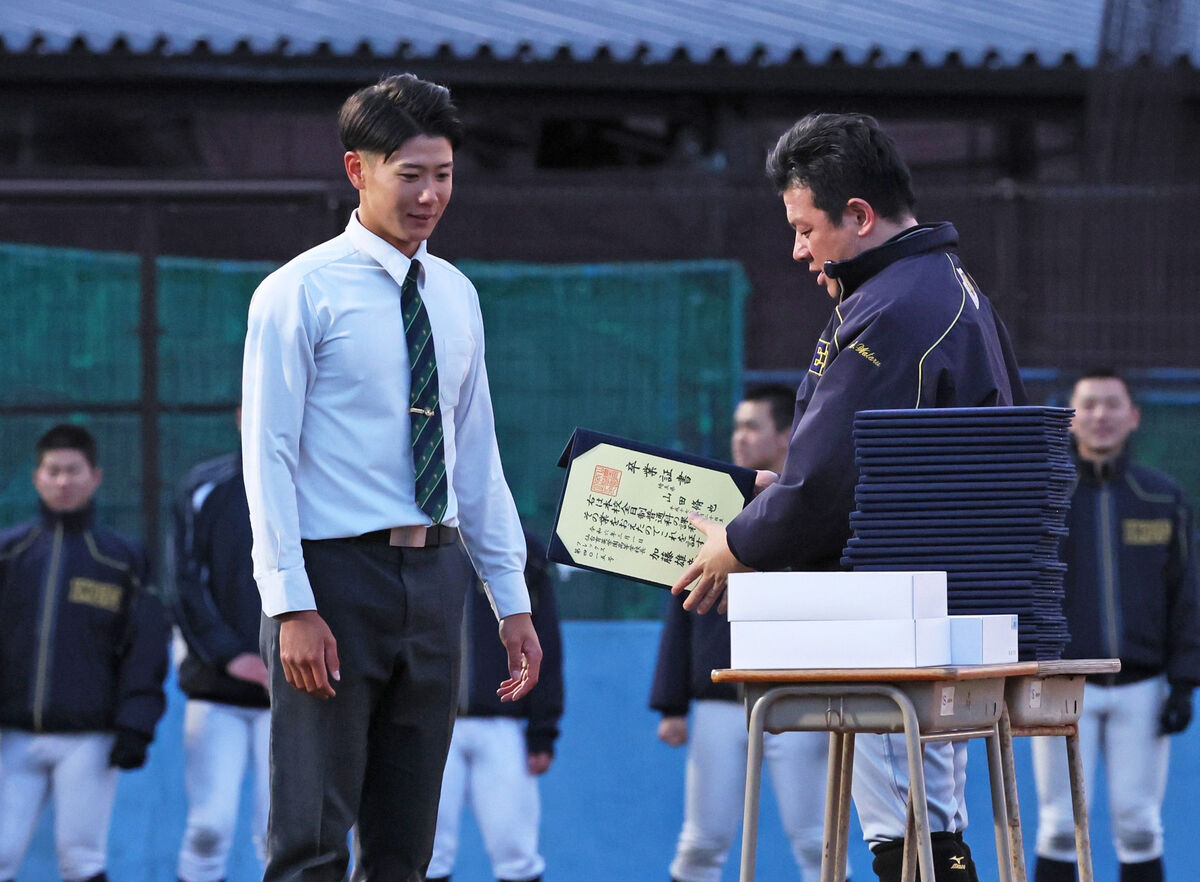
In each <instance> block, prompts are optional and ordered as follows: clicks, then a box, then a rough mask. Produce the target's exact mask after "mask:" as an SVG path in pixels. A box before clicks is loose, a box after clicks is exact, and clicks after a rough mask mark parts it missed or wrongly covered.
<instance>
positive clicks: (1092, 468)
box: [1071, 438, 1129, 484]
mask: <svg viewBox="0 0 1200 882" xmlns="http://www.w3.org/2000/svg"><path fill="white" fill-rule="evenodd" d="M1071 455H1072V456H1074V457H1075V468H1076V469H1077V470H1078V474H1079V480H1081V481H1086V482H1087V483H1089V484H1102V483H1104V482H1105V481H1111V480H1112V479H1113V478H1115V477H1116V476H1117V475H1120V474H1122V473H1124V471H1125V467H1126V466H1128V465H1129V442H1128V441H1127V442H1125V449H1124V450H1122V451H1121V452H1120V453H1119V454H1117V456H1116V457H1115V458H1113V459H1109V460H1106V461H1104V462H1092V461H1091V460H1090V459H1083V458H1082V457H1081V456H1080V455H1079V448H1078V447H1076V445H1075V439H1074V438H1072V439H1071Z"/></svg>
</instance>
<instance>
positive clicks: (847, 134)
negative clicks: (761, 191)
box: [767, 113, 917, 224]
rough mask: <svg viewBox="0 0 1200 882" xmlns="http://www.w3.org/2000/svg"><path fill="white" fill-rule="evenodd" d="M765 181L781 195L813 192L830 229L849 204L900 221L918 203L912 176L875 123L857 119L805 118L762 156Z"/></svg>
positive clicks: (837, 116) (858, 115)
mask: <svg viewBox="0 0 1200 882" xmlns="http://www.w3.org/2000/svg"><path fill="white" fill-rule="evenodd" d="M767 177H768V178H770V179H771V183H773V184H774V185H775V189H776V190H778V191H779V192H780V193H782V192H784V191H785V190H789V189H791V188H792V187H795V186H802V187H807V188H808V189H809V190H811V191H812V198H813V205H815V206H816V207H817V208H819V209H821V210H822V211H823V212H825V214H826V215H828V216H829V219H830V220H831V221H833V222H834V223H835V224H840V223H841V222H842V212H843V211H844V210H845V208H846V203H847V202H849V201H850V200H851V199H855V198H858V199H864V200H866V201H867V202H868V203H870V205H871V207H872V208H873V209H875V212H876V214H878V215H879V216H881V217H883V218H886V219H888V220H893V221H894V220H900V218H901V217H902V216H903V215H905V214H908V213H911V212H912V210H913V207H914V206H915V205H916V202H917V199H916V196H914V195H913V189H912V175H911V174H910V173H909V171H908V166H907V165H905V164H904V160H903V159H902V158H901V157H900V151H899V150H897V149H896V144H895V142H894V141H892V139H891V138H890V137H888V135H887V134H886V133H885V132H884V131H883V129H881V128H880V127H879V123H878V122H876V121H875V120H874V118H872V117H869V116H866V115H864V114H861V113H810V114H809V115H808V116H806V117H804V118H803V119H801V120H800V121H799V122H797V123H796V124H795V125H793V126H792V127H791V128H790V129H788V130H787V131H786V132H784V133H783V135H781V136H780V138H779V140H778V141H777V142H776V144H775V147H774V148H773V149H772V150H771V152H770V154H769V155H768V156H767Z"/></svg>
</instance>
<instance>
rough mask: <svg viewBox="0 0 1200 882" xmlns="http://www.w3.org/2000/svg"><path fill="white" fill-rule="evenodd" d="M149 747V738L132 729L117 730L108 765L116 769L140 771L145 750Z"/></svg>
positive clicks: (144, 760) (143, 762) (144, 758)
mask: <svg viewBox="0 0 1200 882" xmlns="http://www.w3.org/2000/svg"><path fill="white" fill-rule="evenodd" d="M149 746H150V738H149V736H147V735H143V734H142V733H141V732H135V731H134V730H133V729H118V730H117V739H116V741H114V742H113V746H112V752H111V753H109V755H108V764H109V765H110V766H116V767H117V768H118V769H126V770H128V769H140V768H141V767H142V766H143V765H144V764H145V762H146V748H147V747H149Z"/></svg>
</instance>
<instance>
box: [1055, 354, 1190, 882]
mask: <svg viewBox="0 0 1200 882" xmlns="http://www.w3.org/2000/svg"><path fill="white" fill-rule="evenodd" d="M1071 407H1073V408H1075V419H1074V420H1073V422H1072V424H1071V434H1072V436H1073V438H1074V441H1075V455H1076V464H1077V465H1078V469H1079V473H1078V480H1077V482H1076V485H1075V492H1074V493H1073V494H1072V496H1071V509H1070V512H1069V514H1068V520H1067V526H1068V527H1069V533H1068V535H1067V537H1066V538H1065V539H1064V540H1063V550H1062V559H1063V562H1064V563H1066V564H1067V573H1066V578H1065V580H1064V586H1063V587H1064V589H1065V592H1066V598H1065V600H1064V602H1063V612H1064V614H1065V615H1066V617H1067V624H1068V627H1069V629H1070V631H1071V642H1070V643H1068V644H1067V648H1066V650H1065V651H1064V652H1063V657H1064V658H1119V659H1120V660H1121V672H1120V673H1119V674H1115V675H1111V674H1110V675H1106V676H1103V677H1091V678H1088V682H1087V684H1086V685H1085V687H1084V700H1083V713H1082V716H1081V717H1080V720H1079V742H1080V751H1081V754H1082V756H1083V764H1084V769H1085V778H1086V787H1085V790H1086V792H1087V793H1088V794H1089V796H1090V794H1091V791H1092V788H1091V781H1092V776H1093V773H1094V771H1095V768H1096V763H1097V760H1099V758H1100V756H1101V755H1103V756H1105V757H1106V758H1107V763H1106V765H1107V771H1108V775H1107V782H1108V793H1109V802H1110V804H1111V806H1112V812H1111V815H1112V824H1111V826H1112V837H1113V844H1114V846H1115V847H1116V852H1117V859H1118V861H1119V862H1120V864H1121V882H1161V880H1162V878H1163V863H1162V853H1163V829H1162V802H1163V797H1164V795H1165V791H1166V784H1167V759H1168V754H1169V752H1170V739H1169V738H1168V737H1167V736H1169V735H1174V734H1176V733H1178V732H1182V731H1183V730H1184V729H1186V728H1187V727H1188V724H1189V723H1190V722H1191V719H1192V689H1193V687H1195V685H1196V684H1197V683H1200V620H1198V613H1200V610H1198V605H1200V598H1198V597H1197V574H1196V562H1195V552H1194V550H1193V541H1192V531H1193V528H1192V511H1191V506H1190V505H1189V503H1188V501H1187V500H1186V499H1185V498H1184V495H1183V491H1182V490H1181V489H1180V488H1179V485H1178V484H1176V483H1175V481H1173V480H1172V479H1171V478H1169V477H1168V476H1167V475H1164V474H1163V473H1162V472H1160V471H1157V470H1156V469H1152V468H1148V467H1147V466H1143V465H1138V464H1137V463H1135V462H1133V461H1131V459H1130V456H1129V450H1128V448H1127V441H1128V439H1129V436H1130V435H1131V434H1132V433H1133V432H1134V430H1135V429H1137V427H1138V423H1139V422H1140V419H1141V415H1140V413H1139V411H1138V408H1137V407H1136V406H1135V405H1134V403H1133V400H1132V398H1131V397H1130V395H1129V389H1128V388H1127V387H1126V385H1125V382H1124V381H1123V380H1122V379H1121V378H1120V377H1118V376H1117V375H1116V374H1115V373H1113V372H1112V371H1111V370H1109V369H1096V370H1091V371H1088V372H1087V373H1086V374H1084V375H1083V377H1081V378H1080V379H1079V380H1078V381H1077V382H1076V383H1075V387H1074V390H1073V392H1072V395H1071ZM1055 748H1057V749H1055ZM1033 760H1034V771H1035V773H1036V778H1037V785H1038V836H1037V854H1038V860H1037V870H1036V877H1035V878H1036V880H1037V882H1074V879H1075V824H1074V814H1073V812H1072V810H1071V788H1070V783H1069V780H1068V777H1067V767H1066V758H1065V756H1064V755H1063V751H1062V748H1061V746H1059V745H1055V744H1053V743H1052V742H1051V740H1050V739H1046V738H1035V739H1033Z"/></svg>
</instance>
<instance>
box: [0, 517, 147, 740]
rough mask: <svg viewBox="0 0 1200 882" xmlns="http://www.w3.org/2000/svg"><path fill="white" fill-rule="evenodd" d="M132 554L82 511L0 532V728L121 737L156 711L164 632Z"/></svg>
mask: <svg viewBox="0 0 1200 882" xmlns="http://www.w3.org/2000/svg"><path fill="white" fill-rule="evenodd" d="M146 575H147V563H146V556H145V554H144V552H143V551H142V549H141V547H140V546H138V545H136V544H135V543H133V542H130V541H129V540H127V539H125V538H123V537H121V536H119V535H118V534H116V533H114V532H112V531H111V530H107V529H104V528H102V527H98V526H95V525H94V524H93V517H92V509H91V508H90V507H89V508H87V509H84V510H82V511H78V512H71V513H68V514H57V513H54V512H51V511H50V510H48V509H46V508H45V507H44V506H43V508H42V516H41V518H40V519H39V520H37V521H33V522H31V523H27V524H22V525H20V526H18V527H12V528H9V529H7V530H5V531H3V532H0V726H8V727H12V728H16V729H23V730H26V731H30V732H81V731H112V730H115V729H118V728H120V729H130V730H133V731H135V732H140V733H141V734H142V735H144V736H146V737H147V738H153V736H154V727H155V725H156V724H157V722H158V719H159V717H161V716H162V714H163V711H164V710H165V709H166V697H165V695H164V693H163V679H164V678H165V676H166V672H167V623H166V616H165V615H164V613H163V608H162V604H161V603H160V602H159V599H158V598H157V597H156V596H154V594H152V593H151V592H150V591H149V590H147V588H146V587H145V580H146Z"/></svg>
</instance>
